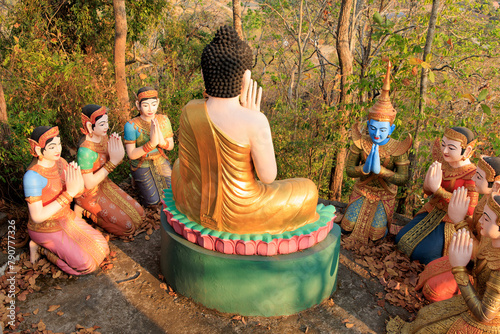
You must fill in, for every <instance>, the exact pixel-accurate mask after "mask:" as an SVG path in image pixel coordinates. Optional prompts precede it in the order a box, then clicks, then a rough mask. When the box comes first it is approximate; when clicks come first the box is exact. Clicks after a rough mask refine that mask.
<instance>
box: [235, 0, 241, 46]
mask: <svg viewBox="0 0 500 334" xmlns="http://www.w3.org/2000/svg"><path fill="white" fill-rule="evenodd" d="M233 25H234V29H235V30H236V32H237V33H238V35H239V36H240V38H241V39H243V28H242V27H241V2H240V0H233Z"/></svg>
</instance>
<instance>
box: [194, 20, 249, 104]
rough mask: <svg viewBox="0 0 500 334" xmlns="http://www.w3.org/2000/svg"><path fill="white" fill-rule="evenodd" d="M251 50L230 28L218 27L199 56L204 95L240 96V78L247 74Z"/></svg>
mask: <svg viewBox="0 0 500 334" xmlns="http://www.w3.org/2000/svg"><path fill="white" fill-rule="evenodd" d="M252 59H253V55H252V50H251V49H250V47H249V46H248V44H247V43H245V42H244V41H242V40H241V39H240V38H239V36H238V34H237V33H236V30H234V28H233V27H231V26H227V25H226V26H223V27H220V28H219V30H217V32H216V33H215V36H214V39H213V40H212V41H211V42H210V44H208V45H207V46H205V48H204V49H203V53H202V55H201V70H202V74H203V81H204V82H205V90H206V93H207V95H209V96H212V97H222V98H231V97H236V96H238V95H240V94H241V89H242V86H243V76H244V75H246V76H248V75H249V74H250V69H251V67H252Z"/></svg>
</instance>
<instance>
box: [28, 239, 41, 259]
mask: <svg viewBox="0 0 500 334" xmlns="http://www.w3.org/2000/svg"><path fill="white" fill-rule="evenodd" d="M38 248H40V246H38V244H37V243H36V242H34V241H33V240H31V241H30V262H31V263H33V264H35V262H36V261H38V259H39V258H40V253H38Z"/></svg>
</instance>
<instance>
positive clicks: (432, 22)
mask: <svg viewBox="0 0 500 334" xmlns="http://www.w3.org/2000/svg"><path fill="white" fill-rule="evenodd" d="M439 3H440V1H439V0H433V1H432V9H431V16H430V18H429V27H428V29H427V37H426V40H425V46H424V53H423V55H422V60H423V61H426V60H427V55H429V54H430V53H431V49H432V42H433V41H434V36H435V34H436V21H437V16H438V8H439ZM428 74H429V70H427V69H425V68H422V71H421V74H420V101H419V104H418V115H419V117H418V119H417V123H416V126H415V132H414V134H413V138H414V140H413V148H414V149H413V150H410V154H409V160H410V171H409V180H410V182H413V181H412V180H414V176H415V166H416V163H417V153H418V150H419V146H420V141H419V140H418V134H419V130H420V126H421V124H420V123H421V122H420V118H421V116H422V114H423V113H424V109H425V96H426V94H427V87H428V84H429V80H428ZM424 126H425V124H424ZM405 197H406V196H405ZM411 200H412V199H411V198H409V197H407V201H406V205H405V206H406V207H413V206H414V205H413V203H410V202H409V201H411ZM406 211H408V210H406Z"/></svg>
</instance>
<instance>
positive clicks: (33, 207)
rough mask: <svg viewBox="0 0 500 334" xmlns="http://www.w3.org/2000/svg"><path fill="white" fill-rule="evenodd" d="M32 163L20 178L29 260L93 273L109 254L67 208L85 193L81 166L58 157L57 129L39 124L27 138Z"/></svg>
mask: <svg viewBox="0 0 500 334" xmlns="http://www.w3.org/2000/svg"><path fill="white" fill-rule="evenodd" d="M29 142H30V146H31V150H30V153H31V154H32V155H33V157H34V159H33V161H32V163H31V164H30V166H29V167H28V170H27V171H26V174H24V177H23V186H24V194H25V196H26V201H27V202H28V210H29V213H30V218H29V222H28V233H29V235H30V237H31V241H30V260H31V262H32V263H35V262H36V261H37V260H38V258H39V257H40V255H45V256H46V257H47V259H48V260H49V261H50V262H52V263H53V264H55V265H56V266H58V267H59V268H61V270H63V271H64V272H66V273H68V274H70V275H85V274H89V273H91V272H93V271H95V270H96V269H97V268H99V265H100V264H101V262H102V261H103V260H104V258H105V257H106V256H107V255H108V254H109V247H108V242H107V241H106V239H105V238H104V236H103V235H102V234H101V233H100V232H99V231H97V230H95V229H94V228H92V227H91V226H90V225H88V224H87V223H86V222H85V221H84V220H83V219H81V218H80V217H78V216H77V215H76V214H75V212H74V211H73V210H72V209H71V207H70V206H71V203H72V202H73V198H74V197H77V196H78V195H79V194H81V193H82V192H83V190H84V181H83V177H82V172H81V170H80V167H79V166H78V165H77V164H76V163H75V162H71V163H69V164H68V163H67V162H66V160H64V159H63V158H61V138H60V136H59V128H58V127H57V126H55V127H48V126H39V127H37V128H35V130H33V133H32V134H31V138H30V139H29Z"/></svg>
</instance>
